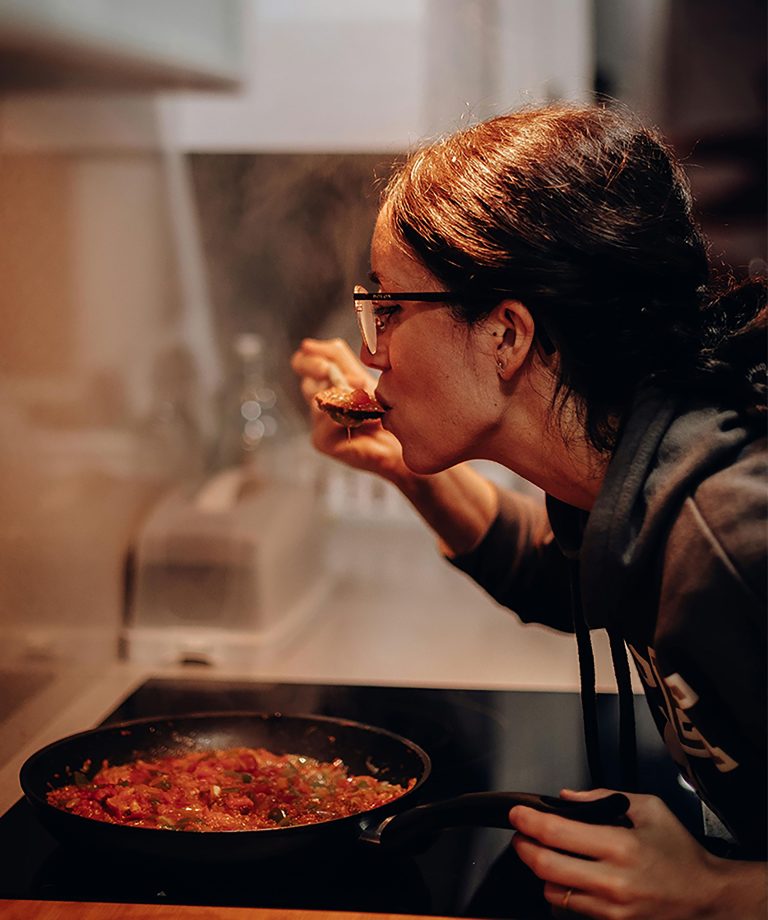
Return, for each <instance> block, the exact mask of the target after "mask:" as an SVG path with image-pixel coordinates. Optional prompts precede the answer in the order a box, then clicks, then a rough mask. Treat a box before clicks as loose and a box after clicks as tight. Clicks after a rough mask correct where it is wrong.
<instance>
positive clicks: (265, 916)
mask: <svg viewBox="0 0 768 920" xmlns="http://www.w3.org/2000/svg"><path fill="white" fill-rule="evenodd" d="M404 916H406V915H405V914H379V913H376V914H364V913H357V912H352V911H311V910H269V909H264V908H258V907H182V906H179V905H170V904H169V905H168V906H162V907H160V906H158V905H155V904H96V903H92V904H84V903H82V902H78V903H71V902H69V901H0V918H2V920H29V918H30V917H34V918H35V920H318V918H320V917H323V918H326V920H397V918H398V917H404ZM407 916H408V917H410V918H413V917H414V916H415V915H414V914H408V915H407ZM429 920H445V918H440V917H435V916H434V915H430V917H429Z"/></svg>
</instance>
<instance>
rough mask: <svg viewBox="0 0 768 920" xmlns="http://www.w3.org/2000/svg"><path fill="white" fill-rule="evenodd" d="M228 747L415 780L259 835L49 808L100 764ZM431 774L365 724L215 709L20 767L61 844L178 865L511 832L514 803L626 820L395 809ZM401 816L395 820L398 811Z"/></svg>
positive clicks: (119, 731) (471, 799) (407, 744)
mask: <svg viewBox="0 0 768 920" xmlns="http://www.w3.org/2000/svg"><path fill="white" fill-rule="evenodd" d="M233 747H264V748H267V749H268V750H270V751H273V752H274V753H276V754H287V753H294V754H306V755H308V756H310V757H314V758H316V759H318V760H322V761H331V760H334V759H335V758H337V757H338V758H341V759H342V760H343V761H344V763H345V764H346V765H347V767H348V768H349V770H350V772H351V773H353V774H357V775H366V774H367V775H371V776H374V777H375V778H377V779H382V780H386V781H388V782H391V783H396V784H398V785H406V784H407V783H408V781H409V780H411V779H412V778H415V779H416V782H415V784H414V785H413V787H412V788H411V789H410V790H409V791H408V792H406V793H404V794H403V795H402V796H400V797H399V798H397V799H395V800H394V801H393V802H388V803H387V804H385V805H381V806H378V807H376V808H372V809H369V810H367V811H364V812H361V813H360V814H357V815H350V816H348V817H345V818H336V819H333V820H330V821H324V822H321V823H319V824H305V825H297V826H293V827H280V828H267V829H263V830H243V831H203V832H194V831H162V830H157V829H153V828H143V827H131V826H127V825H121V824H107V823H106V822H103V821H96V820H92V819H90V818H83V817H80V816H79V815H73V814H70V813H68V812H65V811H62V810H61V809H59V808H55V807H54V806H52V805H49V804H48V802H47V798H46V796H47V793H48V792H49V791H50V790H51V789H53V788H57V787H59V786H64V785H67V784H69V783H72V782H73V781H74V773H75V772H79V773H83V774H85V776H86V778H88V779H90V778H91V777H92V776H93V775H94V774H95V773H97V772H98V771H99V769H101V765H102V762H103V761H104V760H107V761H109V763H110V765H116V764H121V763H126V762H128V761H130V760H135V759H136V758H138V757H141V758H143V759H145V760H152V759H156V758H160V757H168V756H183V755H185V754H189V753H192V752H197V751H205V750H215V749H226V748H233ZM89 761H90V766H88V767H87V768H84V765H85V764H87V763H88V762H89ZM430 768H431V765H430V759H429V756H428V755H427V753H426V752H425V751H423V750H422V749H421V748H420V747H419V746H418V745H417V744H415V743H414V742H412V741H410V740H408V739H407V738H403V737H401V736H399V735H396V734H394V733H393V732H389V731H386V730H384V729H382V728H376V727H374V726H371V725H363V724H361V723H359V722H351V721H349V720H346V719H338V718H331V717H327V716H317V715H281V714H266V713H257V712H221V713H195V714H191V715H185V716H181V717H165V718H153V719H138V720H135V721H131V722H121V723H117V724H114V725H108V726H105V727H103V728H97V729H94V730H91V731H85V732H79V733H78V734H76V735H70V736H68V737H66V738H63V739H61V740H60V741H55V742H53V743H52V744H49V745H48V746H47V747H44V748H42V749H41V750H40V751H38V752H37V753H35V754H33V755H32V756H31V757H30V758H29V759H28V760H27V761H26V762H25V763H24V765H23V766H22V768H21V774H20V782H21V787H22V789H23V790H24V794H25V795H26V797H27V799H28V801H29V802H30V804H31V805H32V807H33V809H34V811H35V812H36V814H37V815H38V817H39V818H40V820H41V821H42V823H43V824H44V825H45V826H46V828H47V829H48V830H49V831H50V832H51V833H52V834H53V835H54V836H55V837H56V838H57V839H59V840H61V841H63V842H68V843H75V844H76V845H78V846H81V847H84V848H97V851H98V849H109V850H118V851H121V852H123V853H126V854H138V855H141V856H144V857H151V858H165V859H173V860H184V861H190V860H191V861H202V862H229V861H235V860H255V859H260V858H263V857H269V856H276V855H280V854H282V853H285V852H288V851H292V850H296V849H300V848H303V847H308V846H315V845H319V846H324V845H325V846H333V845H335V844H338V843H342V842H343V841H344V839H345V838H346V840H347V841H354V840H355V839H361V840H363V841H366V842H370V843H387V844H389V843H395V844H397V843H402V842H403V841H407V840H408V839H410V838H412V837H414V836H421V835H423V834H424V833H426V832H432V831H434V830H438V829H440V828H444V827H453V826H456V825H476V826H487V827H505V828H509V820H508V817H507V815H508V813H509V809H510V808H511V807H512V806H513V805H516V804H528V805H532V806H533V807H534V808H538V809H540V810H543V811H550V812H552V813H556V814H562V815H565V816H566V817H573V818H577V819H578V820H582V821H587V822H590V823H599V824H612V823H625V824H626V823H627V822H626V819H625V818H624V814H625V812H626V809H627V807H628V806H629V801H628V800H627V799H626V797H625V796H622V795H612V796H609V797H607V798H604V799H600V800H598V801H597V802H565V801H562V800H560V799H556V798H550V797H548V796H538V795H534V794H530V793H528V794H526V793H514V792H506V793H470V794H468V795H463V796H458V797H456V798H453V799H447V800H444V801H442V802H437V803H430V804H425V805H420V806H417V807H415V808H411V809H409V810H406V811H402V810H403V809H404V807H405V806H407V805H409V804H410V805H413V804H415V800H416V798H417V796H416V795H415V793H417V792H418V791H420V790H421V787H422V786H423V784H424V783H425V782H426V780H427V778H428V776H429V773H430ZM399 811H402V814H396V812H399Z"/></svg>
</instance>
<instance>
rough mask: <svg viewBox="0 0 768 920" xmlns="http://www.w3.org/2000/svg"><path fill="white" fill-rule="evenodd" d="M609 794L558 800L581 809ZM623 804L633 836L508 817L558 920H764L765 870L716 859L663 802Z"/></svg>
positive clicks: (637, 799) (635, 798)
mask: <svg viewBox="0 0 768 920" xmlns="http://www.w3.org/2000/svg"><path fill="white" fill-rule="evenodd" d="M611 791H612V790H607V789H599V790H593V791H590V792H570V791H567V790H566V791H563V792H562V793H561V795H562V797H563V798H568V799H572V800H581V801H586V800H590V799H597V798H601V797H602V796H604V795H608V794H609V793H610V792H611ZM628 798H629V800H630V808H629V811H628V812H627V815H628V817H629V818H630V820H631V821H632V824H633V827H632V828H623V827H606V826H595V825H590V824H583V823H582V822H579V821H573V820H570V819H568V818H561V817H558V816H557V815H548V814H544V813H542V812H539V811H536V810H534V809H532V808H527V807H525V806H517V807H516V808H513V809H512V810H511V812H510V821H511V823H512V826H513V827H514V828H515V829H516V830H517V831H518V833H517V834H516V835H515V837H514V839H513V846H514V848H515V850H516V852H517V854H518V856H519V857H520V859H522V861H523V862H524V863H526V865H527V866H529V868H530V869H531V870H532V871H533V872H534V873H535V874H536V875H537V876H538V877H539V878H541V879H543V880H544V882H545V883H546V884H545V886H544V896H545V898H546V899H547V901H548V902H549V903H550V904H551V905H552V907H553V908H554V913H555V915H556V916H569V915H570V916H573V915H581V916H585V917H595V918H608V920H635V918H636V920H640V918H643V920H647V918H650V917H652V918H654V920H684V918H697V920H702V918H712V920H714V918H719V917H722V918H733V917H737V916H738V917H739V918H740V920H748V918H751V917H756V918H757V917H759V918H764V917H765V909H766V902H765V864H764V863H751V862H736V861H732V860H725V859H720V858H718V857H716V856H713V855H712V854H711V853H709V852H708V851H707V850H705V849H704V848H703V847H702V846H701V845H700V844H699V843H698V842H697V841H696V840H694V838H693V837H692V836H691V835H690V834H689V833H688V831H687V830H686V829H685V828H684V827H683V825H682V824H680V822H679V821H678V820H677V818H675V816H674V815H673V814H672V812H671V811H670V810H669V809H668V808H667V807H666V805H664V803H663V802H662V801H661V799H658V798H656V797H655V796H650V795H629V796H628ZM563 851H565V852H563ZM571 854H573V855H571ZM564 909H567V913H565V911H564Z"/></svg>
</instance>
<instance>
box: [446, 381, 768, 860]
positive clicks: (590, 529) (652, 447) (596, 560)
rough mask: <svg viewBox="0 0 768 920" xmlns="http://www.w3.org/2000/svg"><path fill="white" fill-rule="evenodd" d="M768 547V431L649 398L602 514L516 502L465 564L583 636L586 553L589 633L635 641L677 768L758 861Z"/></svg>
mask: <svg viewBox="0 0 768 920" xmlns="http://www.w3.org/2000/svg"><path fill="white" fill-rule="evenodd" d="M767 548H768V445H767V444H766V439H765V435H764V433H761V432H760V431H759V430H756V429H755V426H753V425H750V424H748V423H747V422H746V421H745V419H744V418H743V417H742V416H741V415H740V414H739V413H737V412H735V411H733V410H727V409H718V408H715V407H712V406H709V405H702V404H687V405H684V404H683V401H682V400H681V399H679V398H677V399H674V398H671V397H668V396H665V395H663V394H661V393H659V392H658V391H654V390H652V389H649V390H646V391H645V392H644V393H642V394H641V396H640V397H639V399H638V400H637V401H636V403H635V406H634V408H633V410H632V412H631V414H630V415H629V417H628V419H627V421H626V424H625V426H624V429H623V432H622V435H621V438H620V441H619V444H618V446H617V448H616V451H615V453H614V456H613V458H612V460H611V462H610V465H609V467H608V470H607V473H606V477H605V480H604V483H603V486H602V489H601V491H600V494H599V496H598V498H597V501H596V502H595V505H594V507H593V509H592V511H591V513H590V514H589V515H586V514H585V513H584V512H581V511H578V510H577V509H575V508H572V507H569V506H567V505H564V504H562V503H561V502H558V501H555V500H553V499H551V498H548V500H547V506H546V509H545V508H542V507H541V506H540V505H536V504H535V503H532V502H529V501H527V500H526V499H524V498H522V497H521V496H519V495H502V497H501V508H500V512H499V515H498V517H497V519H496V521H495V522H494V524H493V525H492V526H491V528H490V530H489V532H488V534H487V535H486V537H485V538H484V540H483V541H482V542H481V544H480V545H479V546H478V547H476V548H475V549H474V550H473V551H472V552H471V553H469V554H467V555H465V556H463V557H460V558H458V559H455V560H454V563H455V564H456V565H457V566H458V567H459V568H461V569H462V570H463V571H465V572H467V573H468V574H469V575H470V576H472V577H473V578H474V579H475V580H476V581H477V582H478V583H479V584H481V585H482V586H483V587H484V588H485V589H486V590H487V591H488V592H489V593H490V594H491V595H492V596H493V597H495V598H496V599H497V600H498V601H499V602H500V603H502V604H504V605H505V606H508V607H510V608H511V609H512V610H514V611H515V612H516V613H517V614H518V615H519V616H520V617H521V618H522V619H523V620H525V621H527V622H529V621H535V622H539V623H544V624H547V625H549V626H553V627H555V628H557V629H562V630H569V631H572V630H573V629H574V619H573V617H574V612H573V605H572V603H571V598H570V592H569V585H568V567H569V559H570V560H577V565H578V567H579V584H580V600H581V606H583V610H584V617H585V619H586V622H587V624H588V625H589V627H590V628H596V627H605V628H607V629H608V631H609V633H611V634H613V635H614V636H616V635H618V636H620V637H621V638H622V639H623V640H624V642H625V643H626V644H627V646H628V648H629V651H630V653H631V655H632V658H633V660H634V663H635V665H636V667H637V670H638V672H639V675H640V677H641V679H642V682H643V686H644V688H645V692H646V697H647V700H648V703H649V706H650V710H651V713H652V715H653V718H654V720H655V722H656V725H657V727H658V728H659V731H660V733H661V735H662V737H663V738H664V741H665V743H666V745H667V747H668V749H669V751H670V753H671V755H672V757H673V758H674V760H675V762H676V763H677V764H678V766H679V767H680V769H681V771H682V772H683V773H684V775H685V776H686V778H687V779H688V780H689V782H690V783H691V784H692V785H693V786H694V787H695V788H696V790H697V791H698V793H699V795H700V796H701V798H702V800H703V801H704V802H705V803H706V804H707V805H708V806H709V807H710V808H711V809H712V811H714V812H715V814H716V815H717V816H718V817H719V818H720V820H721V821H722V822H723V823H724V824H725V826H726V828H727V829H728V830H729V831H730V832H731V834H732V835H733V837H734V838H735V839H736V841H737V842H738V843H739V845H740V846H741V847H742V848H743V851H744V853H745V854H747V855H755V856H764V855H765V849H766V725H767V722H766V586H767V584H768V581H767V574H768V573H767V570H766V549H767ZM570 565H571V566H572V565H573V562H571V563H570ZM576 606H579V605H578V604H577V605H576ZM577 619H578V613H577ZM588 740H589V738H588Z"/></svg>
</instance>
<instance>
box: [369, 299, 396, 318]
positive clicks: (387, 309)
mask: <svg viewBox="0 0 768 920" xmlns="http://www.w3.org/2000/svg"><path fill="white" fill-rule="evenodd" d="M399 311H400V304H397V303H386V304H381V305H380V306H374V308H373V315H374V316H375V317H376V319H378V320H381V321H382V322H386V321H387V320H388V319H391V318H392V317H393V316H394V315H395V313H398V312H399Z"/></svg>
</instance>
